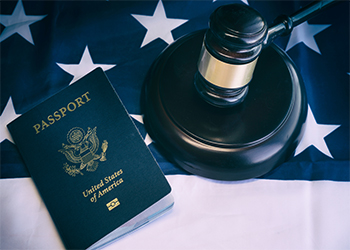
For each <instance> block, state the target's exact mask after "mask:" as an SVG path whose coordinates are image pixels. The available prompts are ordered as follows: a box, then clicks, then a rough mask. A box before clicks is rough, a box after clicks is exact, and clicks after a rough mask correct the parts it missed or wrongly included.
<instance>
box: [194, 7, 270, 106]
mask: <svg viewBox="0 0 350 250" xmlns="http://www.w3.org/2000/svg"><path fill="white" fill-rule="evenodd" d="M267 30H268V26H267V24H266V21H265V19H264V18H263V17H262V16H261V15H260V14H259V12H257V11H256V10H254V9H253V8H251V7H249V6H247V5H243V4H231V5H225V6H221V7H219V8H218V9H216V10H215V11H214V12H213V13H212V15H211V16H210V21H209V29H208V30H207V32H206V34H205V36H204V41H203V45H202V50H201V53H200V57H199V61H198V72H197V73H196V76H195V86H196V89H197V91H198V92H199V94H200V95H201V96H202V98H204V100H206V101H207V102H208V103H210V104H212V105H214V106H218V107H230V106H233V105H237V104H239V103H241V102H242V101H243V100H244V98H245V96H246V95H247V93H248V85H249V82H250V81H251V79H252V77H253V72H254V68H255V65H256V63H257V60H258V57H259V54H260V52H261V49H262V46H263V45H262V44H263V41H264V40H265V39H266V36H267Z"/></svg>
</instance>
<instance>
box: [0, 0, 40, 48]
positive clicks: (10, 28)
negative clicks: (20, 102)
mask: <svg viewBox="0 0 350 250" xmlns="http://www.w3.org/2000/svg"><path fill="white" fill-rule="evenodd" d="M44 17H46V15H44V16H34V15H31V16H27V15H26V13H25V12H24V8H23V4H22V1H21V0H19V1H18V3H17V5H16V7H15V9H14V11H13V12H12V15H0V23H1V24H2V25H4V26H5V27H6V28H5V29H4V30H3V32H2V33H1V35H0V42H2V41H4V40H5V39H6V38H8V37H10V36H12V35H14V34H16V33H18V34H19V35H21V36H22V37H23V38H24V39H26V40H27V41H28V42H30V43H31V44H33V45H34V41H33V37H32V33H31V32H30V28H29V25H31V24H33V23H35V22H37V21H40V20H41V19H43V18H44Z"/></svg>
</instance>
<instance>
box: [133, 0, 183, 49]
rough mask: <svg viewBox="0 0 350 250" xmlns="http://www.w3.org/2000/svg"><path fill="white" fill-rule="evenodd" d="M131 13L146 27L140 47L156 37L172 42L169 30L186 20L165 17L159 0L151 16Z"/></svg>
mask: <svg viewBox="0 0 350 250" xmlns="http://www.w3.org/2000/svg"><path fill="white" fill-rule="evenodd" d="M131 15H132V16H133V17H134V18H135V19H136V20H137V21H139V22H140V23H141V24H142V25H143V26H144V27H145V28H146V29H147V32H146V35H145V38H144V39H143V42H142V44H141V48H142V47H143V46H145V45H146V44H148V43H150V42H152V41H153V40H155V39H157V38H161V39H163V40H164V41H165V42H166V43H168V44H170V43H172V42H174V38H173V35H172V34H171V31H172V30H173V29H175V28H177V27H179V26H180V25H182V24H184V23H185V22H187V21H188V20H185V19H175V18H167V17H166V14H165V10H164V6H163V3H162V1H161V0H159V2H158V4H157V8H156V10H155V11H154V13H153V16H145V15H134V14H131Z"/></svg>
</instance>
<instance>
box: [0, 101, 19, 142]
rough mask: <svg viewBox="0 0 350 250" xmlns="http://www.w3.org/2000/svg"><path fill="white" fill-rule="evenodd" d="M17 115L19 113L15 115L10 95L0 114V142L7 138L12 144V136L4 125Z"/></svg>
mask: <svg viewBox="0 0 350 250" xmlns="http://www.w3.org/2000/svg"><path fill="white" fill-rule="evenodd" d="M19 116H20V115H17V114H16V112H15V108H14V107H13V102H12V98H11V97H10V98H9V100H8V102H7V104H6V107H5V109H4V110H3V111H2V114H1V116H0V143H1V142H3V141H4V140H6V139H7V140H9V141H10V142H12V143H13V144H14V142H13V139H12V136H11V135H10V132H9V130H8V129H7V127H6V125H7V124H9V123H10V122H12V121H13V120H14V119H16V118H17V117H19Z"/></svg>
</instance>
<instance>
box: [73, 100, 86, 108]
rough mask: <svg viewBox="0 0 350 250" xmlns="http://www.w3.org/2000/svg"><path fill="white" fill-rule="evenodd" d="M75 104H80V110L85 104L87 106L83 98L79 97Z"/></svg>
mask: <svg viewBox="0 0 350 250" xmlns="http://www.w3.org/2000/svg"><path fill="white" fill-rule="evenodd" d="M75 102H76V103H77V104H78V108H79V107H80V106H82V105H83V104H85V102H83V100H82V99H81V97H78V98H77V99H75Z"/></svg>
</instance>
